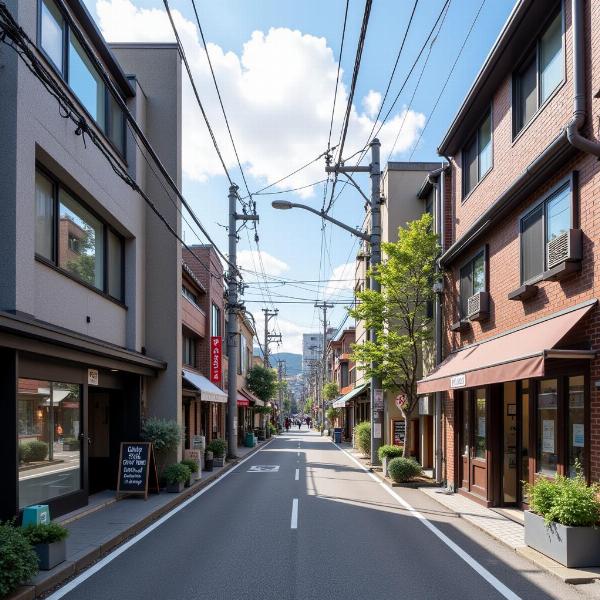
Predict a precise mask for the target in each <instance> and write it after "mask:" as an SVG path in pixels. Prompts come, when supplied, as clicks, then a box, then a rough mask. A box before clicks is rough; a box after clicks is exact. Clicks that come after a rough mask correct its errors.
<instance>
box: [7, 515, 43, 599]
mask: <svg viewBox="0 0 600 600" xmlns="http://www.w3.org/2000/svg"><path fill="white" fill-rule="evenodd" d="M0 565H1V566H2V568H0V598H4V596H8V594H10V593H11V592H12V591H13V590H15V589H16V588H17V586H19V585H21V584H22V583H26V582H27V581H28V580H29V579H31V578H32V577H33V576H34V575H35V574H36V573H37V572H38V559H37V556H36V554H35V552H34V550H33V548H32V547H31V545H30V544H29V541H28V540H27V538H26V537H25V535H24V533H23V530H22V529H20V528H19V527H15V525H14V522H7V523H0Z"/></svg>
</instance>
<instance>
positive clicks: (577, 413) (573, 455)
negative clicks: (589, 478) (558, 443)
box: [567, 375, 586, 477]
mask: <svg viewBox="0 0 600 600" xmlns="http://www.w3.org/2000/svg"><path fill="white" fill-rule="evenodd" d="M567 415H568V416H567V436H568V444H567V448H568V452H569V457H568V458H569V463H568V473H569V477H574V476H575V475H576V464H577V463H579V465H581V467H582V468H583V470H584V472H585V467H586V460H585V395H584V378H583V375H578V376H576V377H569V406H568V413H567Z"/></svg>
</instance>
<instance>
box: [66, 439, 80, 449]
mask: <svg viewBox="0 0 600 600" xmlns="http://www.w3.org/2000/svg"><path fill="white" fill-rule="evenodd" d="M80 446H81V443H80V441H79V440H78V439H77V438H74V437H69V438H64V439H63V450H65V451H69V452H73V451H75V452H76V451H78V450H79V448H80Z"/></svg>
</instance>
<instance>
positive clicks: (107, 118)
mask: <svg viewBox="0 0 600 600" xmlns="http://www.w3.org/2000/svg"><path fill="white" fill-rule="evenodd" d="M43 1H44V0H37V6H36V18H37V23H36V46H37V48H38V50H39V51H40V52H41V53H42V55H43V57H44V58H45V59H46V61H47V62H48V64H49V65H50V66H51V67H52V69H53V71H54V72H55V73H56V75H57V76H58V77H60V79H61V80H62V81H64V83H65V84H66V85H67V87H68V89H69V91H70V92H71V94H72V95H73V97H74V98H75V99H76V100H77V103H78V105H79V107H80V109H81V110H82V112H83V113H84V114H85V116H87V117H88V118H89V119H90V120H91V121H92V122H93V123H94V125H95V126H96V127H97V129H98V131H100V132H101V133H102V135H103V136H104V139H105V140H106V141H107V142H108V144H109V145H110V147H111V148H112V149H113V150H114V151H115V152H116V153H117V155H118V156H119V157H120V158H121V159H122V160H123V162H124V163H125V164H127V119H126V118H125V114H124V113H123V111H121V113H122V114H123V123H122V127H121V139H122V143H123V147H122V148H119V147H118V146H117V145H116V144H115V143H114V142H113V140H112V139H111V136H110V129H111V125H112V119H113V115H112V111H111V107H110V96H113V94H112V92H111V91H110V90H109V89H108V88H107V86H106V83H105V82H104V79H103V78H102V75H101V74H100V73H99V72H98V71H97V69H96V67H95V66H94V60H93V57H92V56H90V53H89V52H88V50H87V40H86V43H84V42H82V40H81V39H80V37H79V36H78V35H77V34H74V35H73V33H72V29H71V27H70V26H69V21H70V16H69V17H67V15H65V13H64V11H63V10H62V7H60V6H59V5H58V4H56V2H54V0H49V1H50V2H53V3H54V5H55V7H56V9H57V10H58V12H59V13H60V14H61V15H62V17H63V21H64V23H63V48H62V61H63V68H62V71H61V69H59V68H58V66H57V65H55V64H54V61H53V60H52V58H50V56H49V55H48V53H47V52H46V51H45V50H44V47H43V46H42V3H43ZM71 35H73V37H74V39H75V40H77V42H78V43H79V45H80V46H81V49H82V50H83V52H84V53H85V54H86V55H87V57H88V59H89V60H90V62H91V63H92V67H93V68H94V71H96V74H97V75H98V76H99V77H100V79H101V81H102V85H103V88H104V127H102V126H101V125H100V123H98V122H97V121H96V119H94V117H92V115H91V114H90V113H89V111H88V109H87V108H86V107H85V106H84V104H83V102H82V101H81V100H80V98H79V96H78V95H77V94H76V93H75V91H74V90H73V88H72V87H71V84H70V82H69V46H70V41H71ZM94 58H95V57H94ZM121 100H123V101H124V99H123V98H121ZM115 101H116V100H115Z"/></svg>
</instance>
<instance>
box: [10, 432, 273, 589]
mask: <svg viewBox="0 0 600 600" xmlns="http://www.w3.org/2000/svg"><path fill="white" fill-rule="evenodd" d="M271 439H273V438H271ZM266 443H268V441H267V442H260V443H259V444H258V445H257V446H256V447H255V448H246V447H239V448H238V458H237V459H236V460H234V461H231V462H228V463H226V464H225V466H224V467H218V468H217V467H215V468H214V469H213V471H212V472H210V473H209V472H207V471H203V472H202V479H200V480H199V481H197V482H195V483H193V484H192V485H191V486H190V487H189V488H186V489H185V490H184V491H183V492H181V493H180V494H169V493H167V492H161V493H160V494H148V499H147V500H144V499H143V498H141V497H135V496H130V497H126V498H123V499H121V500H119V501H117V500H116V498H115V492H114V491H106V492H102V493H101V494H96V495H95V496H92V497H91V498H90V504H89V505H88V506H85V507H83V508H81V509H79V510H77V511H74V512H72V513H68V514H66V515H63V516H62V517H60V518H57V519H56V521H57V522H59V523H62V524H63V525H64V526H65V527H66V528H67V529H68V530H69V537H68V538H67V559H66V561H65V562H63V563H61V564H60V565H58V566H56V567H55V568H54V569H51V570H50V571H40V572H39V573H38V574H37V575H36V576H35V577H34V578H33V579H32V580H31V581H30V582H29V584H28V585H25V586H22V587H20V588H19V589H18V590H17V591H16V592H15V593H14V594H13V595H12V596H9V598H10V600H17V599H18V600H33V599H34V598H36V597H38V596H40V595H42V594H45V593H47V592H49V591H51V590H52V589H53V588H55V587H57V586H58V585H60V584H62V583H64V582H65V580H67V579H69V578H71V577H72V576H74V575H76V574H77V573H78V572H80V571H82V570H84V569H85V568H87V567H89V566H90V565H91V564H92V563H94V562H96V561H97V560H99V559H100V558H102V557H103V556H104V555H106V554H108V553H109V552H110V551H111V550H113V549H114V548H115V547H117V546H119V545H120V544H122V543H123V542H124V541H126V540H127V539H128V538H130V537H132V536H133V535H135V534H137V533H139V532H140V531H141V530H142V529H144V528H145V527H147V526H148V525H150V524H151V523H152V522H153V521H156V520H157V519H159V518H160V517H162V516H163V515H165V514H166V513H168V512H169V511H170V510H172V509H173V508H175V507H176V506H178V505H180V504H181V503H182V502H184V501H185V500H187V499H188V498H190V497H191V496H194V495H195V494H196V493H197V492H199V491H200V490H201V489H202V488H204V487H206V486H207V485H208V484H209V483H211V482H212V481H214V480H215V479H217V478H218V477H219V476H221V475H222V474H223V473H225V472H226V471H229V470H230V469H231V468H232V467H234V466H235V465H236V464H238V463H239V462H240V461H241V460H243V459H244V458H246V456H248V455H250V454H252V453H254V452H256V451H258V450H260V449H261V448H262V447H264V446H265V444H266Z"/></svg>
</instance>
